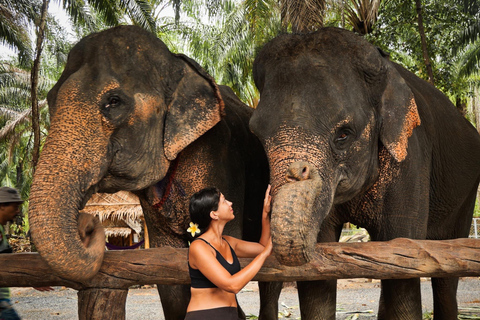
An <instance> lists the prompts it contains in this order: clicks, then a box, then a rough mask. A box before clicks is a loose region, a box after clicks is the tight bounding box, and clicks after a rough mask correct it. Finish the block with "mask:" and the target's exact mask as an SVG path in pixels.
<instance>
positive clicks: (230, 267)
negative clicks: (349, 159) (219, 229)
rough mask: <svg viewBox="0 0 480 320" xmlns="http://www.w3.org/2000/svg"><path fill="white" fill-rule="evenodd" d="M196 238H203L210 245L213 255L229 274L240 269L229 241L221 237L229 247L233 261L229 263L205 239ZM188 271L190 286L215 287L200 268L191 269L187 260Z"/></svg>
mask: <svg viewBox="0 0 480 320" xmlns="http://www.w3.org/2000/svg"><path fill="white" fill-rule="evenodd" d="M197 239H200V240H203V241H204V242H205V243H206V244H208V245H209V246H210V247H212V248H213V250H215V252H216V255H215V257H216V258H217V260H218V262H220V264H221V265H222V266H223V267H224V268H225V269H226V270H227V271H228V272H230V274H231V275H234V274H235V273H237V272H238V271H240V262H239V261H238V258H237V255H236V254H235V251H234V250H233V249H232V246H230V243H228V241H227V240H225V239H224V238H222V239H223V240H225V241H226V242H227V244H228V246H229V247H230V251H231V252H232V257H233V261H232V263H231V264H230V263H228V261H227V260H225V258H224V257H223V256H222V255H221V254H220V252H218V250H217V249H215V248H214V247H213V246H212V245H211V244H210V243H209V242H208V241H206V240H205V239H202V238H197ZM197 239H194V241H195V240H197ZM188 273H189V274H190V280H191V282H192V284H191V286H192V288H217V286H216V285H214V284H213V283H212V282H211V281H210V280H208V279H207V277H205V276H204V275H203V273H202V272H201V271H200V270H198V269H193V268H192V267H191V266H190V262H188Z"/></svg>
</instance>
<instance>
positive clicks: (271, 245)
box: [262, 237, 273, 257]
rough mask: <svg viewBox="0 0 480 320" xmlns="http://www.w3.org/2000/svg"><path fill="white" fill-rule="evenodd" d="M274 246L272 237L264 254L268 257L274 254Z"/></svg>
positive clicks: (264, 249)
mask: <svg viewBox="0 0 480 320" xmlns="http://www.w3.org/2000/svg"><path fill="white" fill-rule="evenodd" d="M272 249H273V244H272V237H270V238H269V239H268V242H267V245H266V246H265V247H264V248H263V252H262V253H264V254H265V255H266V256H267V257H268V256H270V255H271V254H272Z"/></svg>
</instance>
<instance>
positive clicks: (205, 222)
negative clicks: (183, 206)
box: [189, 187, 220, 234]
mask: <svg viewBox="0 0 480 320" xmlns="http://www.w3.org/2000/svg"><path fill="white" fill-rule="evenodd" d="M219 201H220V190H218V189H217V188H215V187H212V188H205V189H202V190H200V191H198V192H197V193H195V194H194V195H193V196H192V197H191V198H190V205H189V210H190V220H191V221H192V222H193V223H196V224H198V228H199V229H200V234H202V233H203V232H205V231H207V228H208V226H209V225H210V222H211V221H212V218H211V217H210V212H212V211H216V210H218V202H219Z"/></svg>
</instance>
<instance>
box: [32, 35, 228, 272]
mask: <svg viewBox="0 0 480 320" xmlns="http://www.w3.org/2000/svg"><path fill="white" fill-rule="evenodd" d="M48 103H49V107H50V117H51V127H50V130H49V135H48V137H47V140H46V143H45V146H44V148H43V151H42V154H41V158H40V161H39V164H38V167H37V170H36V173H35V177H34V181H33V185H32V190H31V197H30V212H29V217H30V225H31V231H32V238H33V240H34V243H35V245H36V247H37V249H38V251H39V253H40V255H41V256H42V257H43V258H44V259H45V260H46V262H47V263H48V264H49V265H50V266H51V267H52V268H53V269H54V270H55V271H56V272H57V273H58V274H59V275H60V276H62V277H65V278H68V279H73V280H84V279H88V278H90V277H92V276H93V275H95V274H96V272H97V271H98V269H99V268H100V265H101V262H102V259H103V253H104V243H105V236H104V233H103V231H102V228H101V227H100V225H99V223H98V221H95V220H94V219H93V218H90V217H89V216H82V215H80V214H79V210H81V209H82V208H83V207H84V205H85V203H86V202H87V201H88V199H89V198H90V196H91V195H92V194H93V193H96V192H116V191H118V190H140V189H143V188H146V187H147V186H150V185H152V184H154V183H156V182H158V181H159V180H161V179H162V178H163V177H164V176H165V174H166V172H167V170H168V168H169V164H170V162H171V161H172V160H174V159H175V158H176V156H177V154H178V153H179V152H180V151H181V150H182V149H183V148H185V147H186V146H187V145H189V144H190V143H191V142H192V141H194V140H195V139H197V138H198V137H199V136H201V135H202V134H204V133H205V132H206V131H208V130H209V129H210V128H212V127H213V126H214V125H215V124H216V123H218V121H220V119H221V117H222V115H223V112H224V111H223V107H224V106H223V101H222V98H221V96H220V93H219V90H218V87H217V86H216V84H215V83H214V81H213V79H211V78H210V77H209V76H208V75H207V74H206V73H205V72H204V71H203V70H202V69H201V68H200V67H199V66H198V65H196V63H195V62H193V61H191V60H189V59H188V58H186V57H185V56H181V55H174V54H172V53H171V52H170V51H169V50H168V49H167V47H166V46H165V44H164V43H163V42H161V41H160V40H159V39H158V38H156V37H155V36H154V35H153V34H150V33H149V32H147V31H145V30H143V29H141V28H138V27H134V26H121V27H116V28H113V29H110V30H107V31H103V32H100V33H97V34H92V35H90V36H87V37H86V38H84V39H82V40H81V41H80V42H79V43H78V44H77V45H76V46H75V47H74V48H73V49H72V50H71V52H70V54H69V58H68V61H67V64H66V66H65V70H64V72H63V74H62V75H61V77H60V79H59V81H58V82H57V84H56V85H55V86H54V87H53V88H52V90H51V91H50V92H49V94H48Z"/></svg>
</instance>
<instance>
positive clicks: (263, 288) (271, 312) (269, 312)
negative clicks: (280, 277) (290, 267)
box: [258, 282, 283, 320]
mask: <svg viewBox="0 0 480 320" xmlns="http://www.w3.org/2000/svg"><path fill="white" fill-rule="evenodd" d="M282 287H283V282H259V283H258V289H259V292H260V314H259V315H258V319H259V320H277V319H278V299H279V298H280V292H282Z"/></svg>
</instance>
